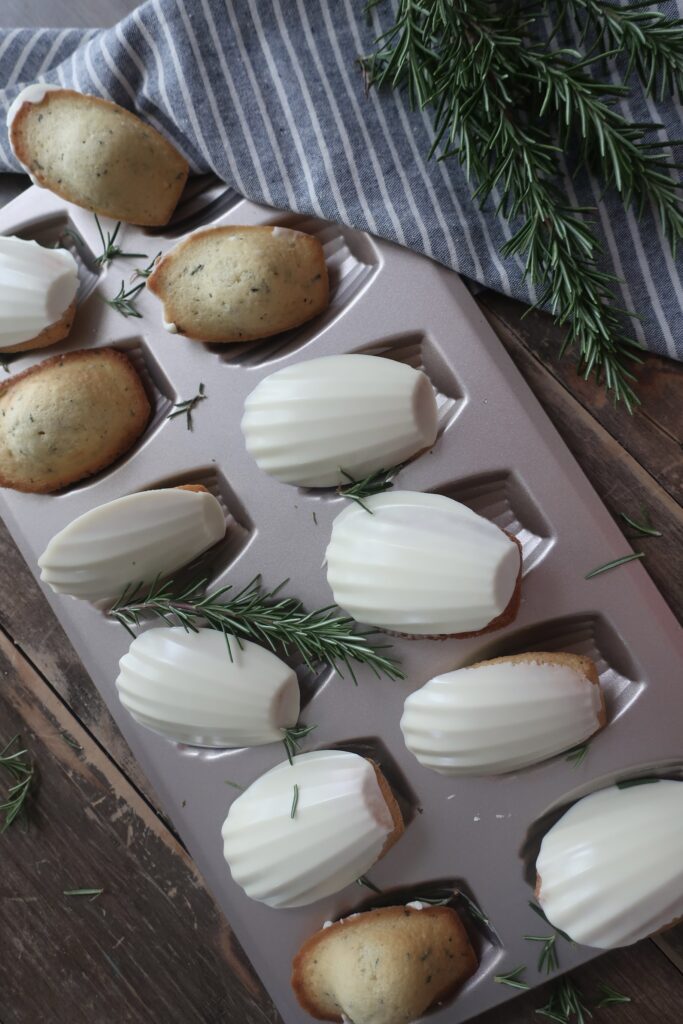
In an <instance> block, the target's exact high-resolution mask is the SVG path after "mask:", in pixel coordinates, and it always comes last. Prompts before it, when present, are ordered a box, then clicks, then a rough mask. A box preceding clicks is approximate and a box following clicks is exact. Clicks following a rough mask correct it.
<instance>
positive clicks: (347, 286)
mask: <svg viewBox="0 0 683 1024" xmlns="http://www.w3.org/2000/svg"><path fill="white" fill-rule="evenodd" d="M276 223H277V224H278V225H281V226H283V227H291V228H295V229H296V230H297V231H304V232H306V234H309V235H313V236H314V237H315V238H317V239H318V240H319V242H320V243H321V245H322V247H323V253H324V255H325V262H326V264H327V272H328V274H329V279H330V303H329V306H328V307H327V309H326V310H325V311H324V312H323V313H321V314H320V315H319V316H316V317H314V318H313V319H312V320H309V321H308V322H307V323H305V324H302V326H301V327H295V328H293V329H292V330H291V331H284V332H283V333H282V334H277V335H275V336H274V337H272V338H265V339H264V340H263V341H251V342H245V343H244V344H227V345H209V346H208V348H210V349H211V351H213V352H216V353H217V354H218V355H220V358H221V359H222V360H223V362H226V363H230V364H232V365H235V366H243V367H246V368H249V367H255V366H263V365H264V364H266V363H269V362H272V361H274V360H276V359H281V358H283V357H284V356H287V355H289V354H290V353H292V352H295V351H297V350H298V349H301V348H303V347H304V346H305V345H307V344H308V343H309V342H310V341H312V340H313V339H314V338H315V337H316V336H317V335H318V334H320V333H321V332H322V331H323V330H325V329H326V328H327V327H329V325H330V324H331V323H332V322H333V321H334V320H336V319H337V317H338V316H340V315H341V313H342V312H343V310H344V308H345V307H346V306H348V305H349V304H350V303H351V302H353V301H354V299H356V298H357V296H358V295H359V294H360V292H361V291H363V290H364V289H365V287H366V286H367V285H368V284H369V283H370V281H371V279H372V277H373V276H374V274H375V272H376V271H377V269H378V267H379V257H378V255H377V250H376V249H375V247H374V245H373V244H372V242H371V241H370V239H369V238H367V237H366V236H365V235H362V234H360V233H358V232H356V231H353V230H351V229H348V228H343V227H341V226H340V225H338V224H328V223H327V222H326V221H320V220H315V219H313V218H310V219H301V218H291V217H280V218H278V219H277V221H276Z"/></svg>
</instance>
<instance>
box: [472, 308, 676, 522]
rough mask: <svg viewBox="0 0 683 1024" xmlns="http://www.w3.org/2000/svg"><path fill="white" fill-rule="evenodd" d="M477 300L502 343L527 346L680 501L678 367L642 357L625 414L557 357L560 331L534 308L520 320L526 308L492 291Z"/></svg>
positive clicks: (650, 357)
mask: <svg viewBox="0 0 683 1024" xmlns="http://www.w3.org/2000/svg"><path fill="white" fill-rule="evenodd" d="M477 301H478V302H479V304H480V307H481V308H482V311H483V312H484V314H485V315H486V316H488V318H489V320H491V321H492V323H493V325H494V329H495V330H496V333H497V334H498V335H499V337H500V336H501V332H503V334H504V335H505V337H503V339H502V340H503V341H504V343H505V344H508V342H507V341H506V338H510V337H511V336H513V337H514V339H515V342H516V345H517V346H521V347H523V348H526V349H527V351H528V352H529V353H531V354H532V356H533V357H534V358H535V359H536V360H537V361H538V362H539V363H540V364H542V365H543V366H544V367H545V369H546V370H547V371H548V377H549V378H554V380H555V381H557V382H559V383H560V384H562V385H563V386H564V387H565V388H566V389H567V390H568V391H569V392H571V394H572V395H573V396H574V398H575V399H576V400H577V402H578V403H579V404H580V405H581V406H582V407H583V408H584V409H585V410H587V411H588V412H590V414H591V416H592V417H594V418H595V419H596V420H597V422H598V423H599V424H601V425H602V426H603V427H604V428H605V429H606V430H607V431H608V432H609V433H610V434H611V435H612V437H614V438H615V439H616V440H617V441H619V443H620V444H621V445H623V447H624V448H625V449H626V451H627V452H629V453H630V454H631V455H632V456H633V458H634V459H635V460H636V461H637V462H639V463H640V464H641V465H643V466H644V467H645V468H646V469H647V471H648V472H649V473H650V474H651V475H652V476H653V477H654V479H655V480H656V481H657V482H658V483H659V484H660V485H661V486H662V487H663V488H664V490H666V491H667V492H668V493H669V494H670V495H671V496H672V497H673V498H675V499H676V500H677V501H679V502H680V501H682V500H683V457H682V453H681V442H683V400H682V397H681V396H682V395H683V365H681V363H675V362H672V361H671V360H669V359H662V358H660V357H658V356H653V355H647V356H645V359H644V364H643V367H642V369H641V371H640V374H639V385H638V394H639V396H640V399H641V402H642V405H641V406H640V407H639V408H638V409H637V410H636V411H635V412H634V414H633V416H629V415H628V413H627V412H626V411H625V409H624V408H623V406H617V407H615V406H614V404H613V403H612V401H611V399H609V398H608V397H607V395H606V393H605V391H604V389H603V388H602V387H601V386H600V385H598V384H596V383H595V382H594V381H593V380H588V381H584V380H583V378H582V377H580V376H579V375H578V374H577V373H576V368H575V365H574V363H573V362H572V360H571V358H565V359H560V358H559V350H560V346H561V344H562V339H563V336H564V332H563V330H562V329H560V328H558V327H556V326H555V325H554V323H553V321H552V318H551V317H550V316H549V315H548V314H547V313H543V312H541V311H538V310H535V311H533V312H530V313H529V314H528V316H525V317H524V318H523V316H522V315H523V313H524V310H525V307H524V306H523V305H522V304H521V303H519V302H516V301H515V300H514V299H508V298H506V297H505V296H503V295H497V294H496V293H494V292H488V291H487V292H482V293H481V294H480V295H478V296H477ZM511 354H512V353H511ZM513 358H514V355H513ZM523 372H524V371H523ZM542 394H543V388H541V391H540V392H537V397H539V398H542ZM556 426H558V429H559V425H558V424H557V423H556Z"/></svg>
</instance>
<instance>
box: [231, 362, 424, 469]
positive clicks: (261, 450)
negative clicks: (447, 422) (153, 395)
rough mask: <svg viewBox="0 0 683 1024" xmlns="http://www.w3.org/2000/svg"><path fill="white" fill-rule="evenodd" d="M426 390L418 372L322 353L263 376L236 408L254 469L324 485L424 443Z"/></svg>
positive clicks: (390, 461) (392, 460)
mask: <svg viewBox="0 0 683 1024" xmlns="http://www.w3.org/2000/svg"><path fill="white" fill-rule="evenodd" d="M437 431H438V410H437V405H436V398H435V395H434V389H433V388H432V386H431V384H430V383H429V380H428V379H427V377H426V376H425V374H424V373H422V372H421V371H420V370H414V369H413V368H412V367H410V366H406V365H405V364H404V363H399V362H395V361H394V360H393V359H382V358H380V357H378V356H369V355H367V356H366V355H339V356H323V357H322V358H320V359H310V360H308V361H307V362H301V363H294V364H293V365H291V366H286V367H285V368H284V369H282V370H277V371H276V372H275V373H272V374H270V376H268V377H266V378H265V379H264V380H262V381H261V382H260V384H258V385H257V386H256V388H255V389H254V390H253V391H252V392H251V394H250V395H249V396H248V398H247V400H246V402H245V405H244V416H243V418H242V432H243V434H244V439H245V442H246V446H247V451H248V452H249V453H250V455H252V456H253V458H254V459H255V460H256V463H257V464H258V466H259V468H260V469H262V470H263V471H264V472H266V473H269V474H270V475H271V476H274V477H276V478H277V479H278V480H282V481H283V482H284V483H288V484H298V485H300V486H302V487H331V486H333V485H336V484H340V483H346V482H348V481H347V479H346V477H345V476H344V474H343V473H342V472H341V470H345V471H346V473H348V474H349V475H350V476H352V477H354V478H356V479H359V478H360V479H362V478H363V477H365V476H367V475H368V474H369V473H371V472H374V471H375V470H378V469H383V468H384V469H388V468H390V467H391V466H395V465H397V464H398V463H400V462H405V460H406V459H409V458H411V456H413V455H416V454H417V453H418V452H420V451H423V450H424V449H426V448H431V446H432V445H433V444H434V442H435V440H436V435H437Z"/></svg>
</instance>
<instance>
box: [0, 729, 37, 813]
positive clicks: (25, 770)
mask: <svg viewBox="0 0 683 1024" xmlns="http://www.w3.org/2000/svg"><path fill="white" fill-rule="evenodd" d="M15 744H17V746H18V747H19V749H18V750H12V749H11V748H12V747H14V745H15ZM27 754H28V752H27V750H26V749H25V748H22V747H21V741H20V739H19V736H18V735H17V736H13V737H12V739H11V740H10V741H9V743H7V744H6V745H5V746H4V747H3V749H2V750H0V767H2V768H4V769H5V770H6V771H7V772H8V773H9V775H10V776H11V778H12V779H13V780H14V784H13V785H12V786H10V787H9V790H8V793H7V798H6V800H5V801H4V803H1V804H0V811H4V812H5V820H4V821H3V823H2V827H1V828H0V833H2V832H5V831H6V830H7V829H8V828H9V827H10V825H11V824H12V823H13V822H14V821H16V819H17V818H18V817H19V815H20V814H21V813H22V812H23V811H25V809H26V801H27V799H28V795H29V793H30V791H31V788H32V786H33V783H34V780H35V768H34V766H33V764H32V762H31V760H30V759H29V757H28V756H27Z"/></svg>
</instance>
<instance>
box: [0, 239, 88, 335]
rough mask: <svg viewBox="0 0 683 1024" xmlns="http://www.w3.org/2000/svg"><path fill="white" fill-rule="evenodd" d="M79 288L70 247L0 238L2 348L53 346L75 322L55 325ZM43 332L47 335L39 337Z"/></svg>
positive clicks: (0, 326) (76, 268)
mask: <svg viewBox="0 0 683 1024" xmlns="http://www.w3.org/2000/svg"><path fill="white" fill-rule="evenodd" d="M77 290H78V267H77V265H76V260H75V259H74V258H73V256H72V255H71V253H70V252H67V251H66V249H45V248H43V246H42V245H38V243H37V242H27V241H25V240H24V239H23V238H8V237H4V236H0V293H1V294H2V303H1V304H0V350H2V351H3V352H12V351H16V350H18V349H20V348H29V347H34V345H33V344H31V343H34V344H35V347H36V348H40V347H43V346H44V345H52V344H55V343H56V342H57V341H61V340H62V338H65V337H66V335H67V334H68V332H69V327H70V325H71V321H70V320H69V323H68V324H66V323H65V324H64V325H63V329H61V330H53V332H52V333H51V334H50V335H49V336H48V333H47V328H49V327H56V326H57V324H58V322H59V321H60V320H62V319H63V318H64V316H65V314H66V313H67V311H69V307H70V306H71V305H72V303H73V302H74V299H75V298H76V292H77ZM41 335H42V338H41V337H40V336H41Z"/></svg>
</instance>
